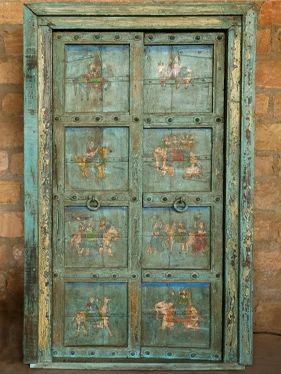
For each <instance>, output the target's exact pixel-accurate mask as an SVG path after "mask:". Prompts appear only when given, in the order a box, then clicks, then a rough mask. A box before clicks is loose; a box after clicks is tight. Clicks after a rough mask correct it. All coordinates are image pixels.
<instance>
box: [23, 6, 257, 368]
mask: <svg viewBox="0 0 281 374" xmlns="http://www.w3.org/2000/svg"><path fill="white" fill-rule="evenodd" d="M28 9H32V12H34V14H35V15H36V17H34V16H32V17H33V22H35V23H37V22H38V25H39V28H38V36H39V46H38V47H37V44H36V43H37V41H36V35H37V34H36V33H34V32H33V33H32V35H33V38H30V37H29V33H31V32H32V31H33V30H32V28H33V27H34V24H32V22H29V17H30V13H29V10H28ZM26 14H27V16H26V17H27V18H26V20H27V21H26V23H27V24H28V25H27V26H26V28H25V30H26V33H25V35H26V43H25V56H26V57H25V59H26V60H25V61H26V65H25V66H26V75H25V87H26V109H25V110H26V111H25V146H26V149H27V150H28V149H29V147H28V146H29V141H28V139H33V144H35V147H34V148H33V149H32V150H31V152H29V151H27V152H28V154H27V153H26V155H25V160H26V161H25V170H26V176H27V178H26V179H25V188H26V191H27V192H28V194H27V195H26V212H25V218H26V248H27V257H26V278H25V279H26V280H25V284H26V292H27V297H26V302H25V310H26V319H25V326H26V338H25V361H26V362H28V363H31V367H64V368H67V367H72V368H88V369H91V368H92V369H94V368H104V369H106V368H111V369H114V368H116V369H120V370H122V369H127V370H128V369H130V368H136V369H178V370H195V369H205V370H211V369H224V370H227V369H242V368H243V364H249V363H250V362H251V356H252V339H251V332H252V314H251V308H252V306H251V303H252V296H251V294H252V283H251V282H252V231H251V230H252V183H253V177H252V172H251V170H252V159H253V133H254V131H253V107H254V106H253V99H252V95H253V91H252V90H253V69H254V52H253V51H254V49H253V48H252V45H253V40H254V37H253V32H254V23H255V22H254V21H253V20H254V19H255V17H254V13H253V10H252V5H251V4H233V3H229V4H225V3H224V4H215V3H213V4H182V3H177V2H172V3H167V2H163V3H161V4H160V3H158V4H154V3H152V2H145V3H143V4H141V5H140V4H131V5H130V6H128V4H125V3H121V4H118V5H116V3H114V4H113V3H112V4H111V3H107V4H100V3H95V4H32V5H29V6H26ZM147 14H149V15H150V16H151V17H150V18H149V22H147V17H145V16H146V15H147ZM159 14H161V15H165V17H158V15H159ZM81 15H83V16H85V17H84V18H83V24H82V25H81V17H80V16H81ZM96 15H98V16H99V17H96ZM77 16H78V17H77ZM136 16H137V17H136ZM241 20H242V21H243V22H242V26H241ZM105 28H106V29H107V31H106V32H103V31H102V30H103V29H105ZM111 28H112V29H114V31H110V29H111ZM73 29H75V31H74V30H73ZM83 29H84V30H86V29H87V31H83ZM91 29H93V30H95V31H91ZM118 29H122V31H120V32H119V31H118ZM147 29H149V30H150V31H148V32H145V30H147ZM153 29H157V32H155V33H154V32H153V31H152V30H153ZM167 29H168V30H169V31H168V32H167ZM190 29H192V32H187V31H188V30H190ZM208 29H211V30H217V31H206V30H208ZM54 30H59V31H57V32H54ZM62 30H64V31H62ZM67 30H69V31H67ZM71 30H72V31H71ZM124 30H126V31H124ZM159 30H163V31H164V30H166V32H165V31H164V32H160V31H159ZM171 30H175V31H177V30H180V31H181V32H180V33H177V32H171ZM194 30H198V31H197V32H194ZM203 30H204V31H203ZM182 31H184V32H182ZM240 35H241V37H240ZM241 40H243V44H242V52H243V55H242V62H241V60H240V48H241ZM51 42H53V56H54V58H53V61H54V63H53V77H54V80H53V86H52V82H51V79H50V78H51V76H52V74H51V70H52V67H51V58H52V54H51V53H50V51H52V48H51ZM226 43H228V48H227V50H228V56H227V61H228V65H225V61H226V58H225V50H226V49H225V47H226ZM160 45H161V46H160ZM37 48H38V51H39V53H38V56H37ZM129 51H130V52H129ZM176 55H177V56H178V57H176ZM179 56H181V57H180V58H179ZM199 56H200V59H201V58H202V59H203V60H204V63H202V64H199V63H198V61H197V60H198V58H199ZM80 59H81V63H80V64H78V65H77V61H80ZM158 60H159V61H158ZM29 61H31V62H32V64H31V65H32V66H30V67H29V66H28V63H29ZM200 61H201V60H200ZM36 62H37V64H38V69H39V72H38V83H39V84H38V90H39V93H37V91H36V88H37V81H36V79H37V73H36V72H35V73H36V74H35V73H34V74H35V75H30V74H29V72H30V68H31V69H35V68H36V65H37V64H36ZM241 68H242V74H241V75H240V71H241ZM33 71H34V70H33ZM248 73H249V74H248ZM225 76H226V77H227V79H226V81H227V86H226V88H227V90H226V92H227V100H226V102H224V77H225ZM240 82H241V83H242V97H241V96H240V95H239V91H238V87H239V84H238V83H240ZM156 88H157V89H156ZM155 89H156V91H157V92H156V91H155ZM119 92H122V96H120V95H119ZM143 93H144V94H143ZM188 93H189V95H188ZM33 95H35V97H34V99H33V97H32V96H33ZM52 95H54V100H53V103H54V107H53V108H52V105H51V104H52ZM156 97H157V99H156ZM189 98H190V100H189ZM143 99H144V101H143ZM32 100H33V104H32V102H31V101H32ZM226 103H227V105H226ZM32 105H33V106H32ZM37 108H38V113H37V112H36V109H37ZM241 110H242V124H241V132H240V133H239V126H240V123H239V118H240V114H241ZM143 112H144V113H145V115H143ZM52 117H53V120H52ZM36 124H37V125H36ZM31 125H32V128H31V127H30V126H31ZM52 133H53V139H52ZM167 135H169V136H170V138H171V139H170V138H169V136H168V138H167V137H166V138H165V136H167ZM187 135H189V136H190V135H192V137H193V138H194V139H193V140H192V142H194V144H193V149H189V150H187V149H186V148H185V146H184V144H185V142H186V141H187V140H188V139H187ZM172 138H173V139H172ZM176 138H177V139H176ZM152 139H153V141H152ZM240 139H241V141H240ZM172 140H173V141H174V142H175V144H174V146H172V147H171V146H170V144H171V141H172ZM189 140H190V139H189ZM153 142H154V143H155V144H154V143H153ZM224 142H226V147H225V148H224ZM142 143H143V144H142ZM156 143H157V144H156ZM240 145H241V147H240ZM189 146H190V144H189ZM177 147H178V149H176V148H177ZM189 148H190V147H189ZM191 148H192V147H191ZM39 149H40V152H39ZM224 149H226V155H224ZM161 150H162V155H160V158H159V157H158V156H159V152H158V151H161ZM206 150H207V152H206ZM33 151H34V152H35V153H32V152H33ZM155 151H156V153H155ZM193 151H194V152H193ZM37 152H38V153H37ZM160 153H161V152H160ZM37 154H39V158H37ZM157 154H158V156H157V157H158V158H157V157H155V156H156V155H157ZM29 155H31V158H28V156H29ZM32 155H33V156H32ZM166 155H168V157H166ZM239 160H240V162H241V165H242V167H241V170H240V169H239ZM225 162H226V164H225V165H224V163H225ZM142 169H144V170H142ZM224 171H225V172H226V173H225V174H224ZM239 171H240V173H241V176H240V177H239ZM36 173H37V174H38V176H39V178H38V185H37V178H36V181H34V179H32V177H33V176H36ZM157 173H158V179H159V178H160V179H159V181H158V182H157V180H154V179H155V178H156V177H155V175H157ZM173 173H174V175H172V174H173ZM147 175H149V177H150V178H147ZM153 178H154V179H153ZM156 179H157V178H156ZM152 180H153V181H154V182H155V183H151V181H152ZM52 181H53V185H52V186H53V187H52V188H51V183H52ZM239 185H240V202H239V200H238V199H239V194H238V193H239ZM33 191H34V192H35V193H33ZM36 191H38V192H36ZM224 191H225V192H226V195H225V196H226V200H225V201H224V197H223V196H224ZM37 193H39V196H40V198H39V196H38V195H37ZM51 194H53V199H52V196H51ZM38 199H39V200H38ZM182 200H185V201H186V205H187V210H186V211H185V212H184V213H176V212H175V211H174V208H173V204H174V202H175V201H177V202H176V204H175V207H177V206H179V207H180V204H182ZM38 201H40V205H39V209H38V211H37V205H38ZM92 203H93V204H96V203H97V204H98V205H99V204H100V208H99V209H98V210H97V211H95V210H89V207H91V205H90V204H92ZM87 204H88V208H87ZM178 204H179V205H178ZM32 207H33V208H32ZM224 207H226V208H227V209H226V213H225V218H226V220H225V222H223V215H224ZM239 207H240V210H239ZM51 208H53V209H52V210H53V214H51ZM228 208H229V209H228ZM152 211H153V212H156V211H157V212H160V213H159V214H160V216H161V218H160V219H159V220H158V221H159V222H160V221H161V220H162V221H163V225H162V229H163V232H164V234H163V236H162V238H161V240H158V242H157V240H156V241H155V240H154V242H153V244H154V247H155V248H156V251H157V252H159V256H154V258H153V261H152V260H151V257H150V253H149V251H147V245H148V244H151V237H152V236H153V235H152V236H151V234H153V232H152V231H153V230H152V231H151V232H149V231H150V230H149V226H152V228H153V222H154V221H153V220H154V215H153V214H154V213H153V214H152V215H151V214H150V213H151V212H152ZM195 212H196V213H197V215H196V214H195ZM157 214H158V213H157ZM159 214H158V215H159ZM195 215H196V217H195ZM199 215H200V217H199ZM157 217H158V216H157ZM52 221H53V222H52ZM142 221H143V222H142ZM162 221H161V222H162ZM164 221H165V222H164ZM166 221H167V222H166ZM200 221H202V222H201V223H200ZM203 221H204V222H203ZM28 222H30V223H31V226H29V224H28ZM32 222H33V223H32ZM36 222H38V224H39V225H38V227H37V226H36ZM159 222H158V223H159ZM161 222H160V223H161ZM192 222H193V223H192ZM239 222H240V225H239ZM199 223H200V224H199ZM160 226H161V225H160ZM185 226H186V227H185ZM155 227H156V226H155ZM155 227H154V229H155ZM158 228H159V227H158ZM171 228H173V229H174V232H173V235H171V232H172V231H173V230H172V229H171ZM33 229H34V230H35V231H34V230H33ZM156 229H157V228H156ZM156 229H155V231H157V230H156ZM160 229H161V227H160ZM160 231H161V230H160ZM109 233H110V234H109ZM189 236H190V242H189V243H185V244H184V245H183V239H184V238H188V237H189ZM36 237H38V243H37V241H36ZM155 237H156V239H157V235H156V236H155ZM155 237H154V239H155ZM172 237H173V238H172ZM194 238H196V240H197V241H196V240H195V239H194ZM239 239H240V243H239ZM171 240H172V241H173V243H172V244H173V245H172V249H171ZM224 244H225V247H224V246H223V245H224ZM183 248H184V250H186V249H187V248H188V249H187V250H186V252H187V253H184V254H183V253H181V252H183ZM165 250H166V251H168V253H169V255H167V253H165ZM223 251H225V253H224V255H223ZM34 252H36V253H37V255H36V256H32V255H33V254H34ZM196 252H198V253H196ZM52 255H53V262H51V260H52ZM196 255H198V257H196ZM199 255H200V256H201V257H199ZM165 256H166V257H165ZM182 256H183V257H182ZM188 256H189V257H188ZM31 257H32V258H31ZM150 260H151V261H150ZM223 260H224V261H223ZM37 263H38V270H37V266H36V264H37ZM51 264H52V269H51ZM32 266H34V267H32ZM31 267H32V270H33V269H35V271H34V272H30V269H31ZM239 269H240V270H239ZM37 271H38V276H39V279H38V281H37V280H36V279H35V278H34V277H33V275H31V274H33V273H35V274H36V272H37ZM52 282H53V291H54V295H55V297H52V293H51V290H52V287H51V285H52ZM29 284H30V285H32V286H33V285H34V284H35V285H38V287H39V290H40V292H39V301H38V299H37V298H36V297H37V295H36V294H37V290H36V288H35V287H32V289H31V287H30V288H29V286H28V285H29ZM149 284H151V285H153V287H152V286H149ZM183 284H184V285H183ZM171 285H173V287H172V288H173V292H170V291H171ZM223 286H224V290H225V294H224V301H225V302H224V303H223V293H222V290H223ZM238 287H239V292H238ZM119 290H120V294H119ZM190 290H192V292H191V293H192V297H191V296H190V295H189V296H188V298H187V300H185V301H184V302H180V301H181V300H180V298H181V297H180V296H179V295H180V293H181V292H182V295H183V294H184V293H185V292H187V293H189V292H190ZM190 300H192V301H190ZM171 303H172V304H173V307H171V305H170V306H169V305H168V304H171ZM192 306H193V307H194V309H191V308H192ZM37 308H38V309H39V320H37V318H36V309H37ZM165 308H166V309H165ZM167 308H168V309H167ZM169 308H170V309H169ZM173 308H174V309H175V310H173ZM51 309H52V311H53V314H52V324H51V323H50V321H51ZM33 310H35V314H33V313H32V311H33ZM167 311H168V313H167ZM95 313H96V316H95ZM188 313H193V319H191V318H190V316H188ZM157 314H158V315H157ZM156 315H157V318H156ZM171 315H172V316H171ZM200 316H201V317H200ZM33 317H34V318H33ZM31 319H32V322H31ZM31 324H32V329H33V331H35V332H34V333H33V332H32V333H29V331H30V328H31ZM148 325H149V327H150V329H148ZM152 325H153V326H154V329H152V328H151V326H152ZM118 328H119V330H120V331H118ZM36 330H38V332H36ZM78 330H79V331H78ZM168 330H169V331H168ZM185 334H188V339H185ZM37 336H38V342H37ZM51 336H52V339H51ZM222 342H224V346H222ZM89 344H90V345H89ZM37 347H38V348H37ZM168 347H169V348H168ZM37 349H38V351H39V355H38V356H37ZM148 357H149V358H150V360H149V361H148ZM96 358H97V359H100V360H101V362H98V363H97V362H95V359H96ZM114 358H116V359H118V358H119V359H120V360H121V362H117V360H116V362H114ZM136 359H137V362H136V361H135V360H136ZM159 359H160V360H164V362H163V363H160V362H159ZM173 359H178V361H177V362H173ZM62 360H63V361H65V362H63V363H62V362H60V361H62ZM197 360H198V361H201V360H204V363H201V362H197V363H196V361H197ZM52 361H56V362H52ZM67 361H68V362H67ZM74 361H76V362H74ZM77 361H79V362H77ZM86 361H90V362H88V363H86ZM152 361H153V362H152ZM212 361H213V363H212ZM238 362H239V363H240V365H239V364H238Z"/></svg>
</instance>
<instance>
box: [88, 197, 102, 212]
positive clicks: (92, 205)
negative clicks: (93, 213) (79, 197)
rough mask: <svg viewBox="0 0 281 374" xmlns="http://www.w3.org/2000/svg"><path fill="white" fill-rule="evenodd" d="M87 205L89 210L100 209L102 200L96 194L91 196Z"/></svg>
mask: <svg viewBox="0 0 281 374" xmlns="http://www.w3.org/2000/svg"><path fill="white" fill-rule="evenodd" d="M86 206H87V208H88V209H89V210H98V209H99V208H100V202H99V201H98V200H97V199H96V198H95V197H94V196H89V198H88V200H87V202H86Z"/></svg>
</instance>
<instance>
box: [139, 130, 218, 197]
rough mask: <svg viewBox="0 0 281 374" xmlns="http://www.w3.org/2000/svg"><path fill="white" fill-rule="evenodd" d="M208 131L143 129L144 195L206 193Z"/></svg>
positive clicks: (207, 178) (210, 131)
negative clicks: (145, 193)
mask: <svg viewBox="0 0 281 374" xmlns="http://www.w3.org/2000/svg"><path fill="white" fill-rule="evenodd" d="M211 151H212V130H211V129H206V128H202V129H145V130H144V153H143V157H144V160H143V189H144V192H148V191H149V192H161V191H167V192H169V191H209V190H210V188H211V161H212V160H211V158H212V156H211Z"/></svg>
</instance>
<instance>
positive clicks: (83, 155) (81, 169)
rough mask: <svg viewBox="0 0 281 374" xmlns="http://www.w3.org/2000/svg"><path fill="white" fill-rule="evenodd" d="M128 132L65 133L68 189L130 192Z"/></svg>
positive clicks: (109, 129)
mask: <svg viewBox="0 0 281 374" xmlns="http://www.w3.org/2000/svg"><path fill="white" fill-rule="evenodd" d="M128 149H129V131H128V129H127V128H124V127H118V128H116V127H89V128H84V127H83V128H77V127H76V128H75V127H69V128H67V129H66V130H65V188H66V189H72V190H127V189H128V157H129V154H128Z"/></svg>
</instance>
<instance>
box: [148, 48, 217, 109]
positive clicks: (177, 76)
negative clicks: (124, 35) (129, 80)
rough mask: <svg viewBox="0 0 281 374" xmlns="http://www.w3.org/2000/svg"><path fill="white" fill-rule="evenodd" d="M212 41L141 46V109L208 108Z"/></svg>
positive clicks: (210, 100) (210, 85) (211, 76)
mask: <svg viewBox="0 0 281 374" xmlns="http://www.w3.org/2000/svg"><path fill="white" fill-rule="evenodd" d="M212 65H213V46H212V45H172V46H171V45H170V46H169V45H153V46H146V47H145V63H144V112H145V113H169V114H173V113H185V112H195V113H198V112H211V111H212V87H213V68H212Z"/></svg>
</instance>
